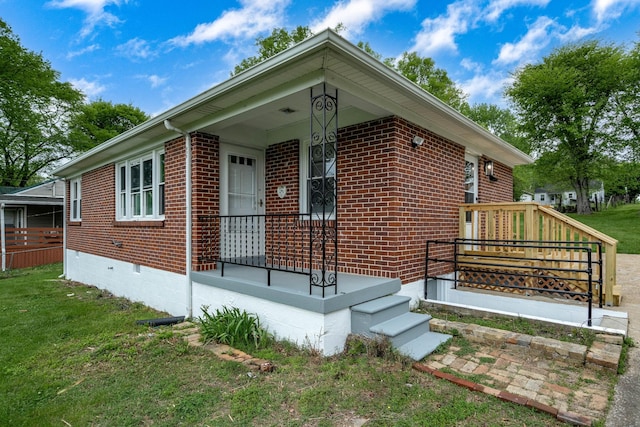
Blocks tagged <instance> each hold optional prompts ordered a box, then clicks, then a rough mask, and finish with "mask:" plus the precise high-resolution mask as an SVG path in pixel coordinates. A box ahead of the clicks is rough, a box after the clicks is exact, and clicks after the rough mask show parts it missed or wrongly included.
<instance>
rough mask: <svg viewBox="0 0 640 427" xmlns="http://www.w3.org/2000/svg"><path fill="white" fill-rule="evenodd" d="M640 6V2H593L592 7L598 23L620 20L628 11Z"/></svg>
mask: <svg viewBox="0 0 640 427" xmlns="http://www.w3.org/2000/svg"><path fill="white" fill-rule="evenodd" d="M638 6H640V0H593V1H592V2H591V7H592V8H593V13H594V14H595V15H596V18H597V20H598V22H602V21H607V20H611V19H615V18H618V17H619V16H620V15H622V13H623V12H624V11H625V10H626V9H633V8H635V7H638Z"/></svg>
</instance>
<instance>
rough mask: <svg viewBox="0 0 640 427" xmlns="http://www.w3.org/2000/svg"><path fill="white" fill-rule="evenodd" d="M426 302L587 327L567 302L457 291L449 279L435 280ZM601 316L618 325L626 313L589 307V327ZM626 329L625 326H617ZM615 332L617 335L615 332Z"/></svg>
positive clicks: (582, 310) (579, 308)
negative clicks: (616, 322)
mask: <svg viewBox="0 0 640 427" xmlns="http://www.w3.org/2000/svg"><path fill="white" fill-rule="evenodd" d="M427 297H428V299H427V300H426V301H427V302H434V303H442V304H447V305H449V306H453V307H459V308H471V309H479V310H484V311H486V312H492V313H496V314H501V315H508V316H517V317H524V318H528V319H532V320H541V321H551V322H554V323H558V324H564V325H568V326H576V327H584V326H587V324H588V319H589V313H588V309H587V306H586V305H583V304H574V303H571V302H557V303H556V302H546V301H539V300H536V299H534V298H531V297H525V296H500V295H497V294H496V295H489V294H487V293H477V292H470V291H465V290H458V289H455V288H454V287H453V282H452V281H450V280H438V281H437V289H436V295H435V297H433V298H431V297H429V295H427ZM605 317H610V318H615V319H619V322H620V324H621V325H625V324H626V323H627V319H628V314H627V313H626V312H621V311H614V310H608V309H605V308H599V307H598V305H597V304H593V306H592V313H591V319H592V325H593V326H594V327H595V328H598V327H599V325H600V323H601V322H602V320H603V319H604V318H605ZM620 329H621V330H622V329H624V330H626V327H621V328H620ZM616 333H617V332H616Z"/></svg>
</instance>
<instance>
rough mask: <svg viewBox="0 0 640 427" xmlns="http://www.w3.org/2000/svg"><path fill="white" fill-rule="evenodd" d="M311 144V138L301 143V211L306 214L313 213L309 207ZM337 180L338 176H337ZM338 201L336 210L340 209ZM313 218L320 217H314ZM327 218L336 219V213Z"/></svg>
mask: <svg viewBox="0 0 640 427" xmlns="http://www.w3.org/2000/svg"><path fill="white" fill-rule="evenodd" d="M310 144H311V142H310V140H305V141H303V142H302V143H300V154H299V165H300V192H299V193H300V212H301V213H305V214H311V211H310V209H309V194H308V192H309V186H308V180H309V145H310ZM336 175H337V167H336ZM335 179H336V181H337V179H338V177H337V176H336V177H335ZM335 203H336V210H337V209H338V201H337V200H336V201H335ZM312 219H318V218H313V215H312ZM325 219H326V220H334V219H335V214H333V213H331V214H329V215H328V216H327V217H326V218H325Z"/></svg>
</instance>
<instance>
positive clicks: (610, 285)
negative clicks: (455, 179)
mask: <svg viewBox="0 0 640 427" xmlns="http://www.w3.org/2000/svg"><path fill="white" fill-rule="evenodd" d="M460 237H461V238H472V239H479V240H508V241H540V242H543V241H544V242H568V243H575V244H576V245H585V244H588V242H599V243H600V244H601V245H602V247H603V250H604V266H603V271H602V272H595V273H596V274H601V275H602V281H603V286H604V294H605V301H606V304H607V305H613V304H617V302H618V301H617V298H618V297H619V295H618V293H617V292H615V293H616V295H615V296H614V287H615V285H616V250H617V249H616V246H617V243H618V241H617V240H616V239H614V238H612V237H609V236H607V235H605V234H603V233H601V232H599V231H598V230H595V229H593V228H591V227H589V226H587V225H584V224H582V223H581V222H579V221H576V220H574V219H573V218H570V217H568V216H566V215H564V214H561V213H559V212H557V211H556V210H554V209H553V208H549V207H546V206H542V205H540V204H538V203H535V202H518V203H482V204H480V203H474V204H464V205H461V206H460ZM594 246H595V245H594ZM494 248H495V246H494ZM476 249H477V248H468V250H469V251H473V250H476ZM490 250H491V249H490ZM501 250H504V249H501ZM594 250H595V248H594ZM509 251H510V252H512V255H514V256H517V255H518V253H517V252H518V249H517V248H513V249H509ZM533 251H534V249H532V248H528V249H522V250H521V252H522V255H523V256H524V257H527V258H530V257H533V256H541V257H544V256H545V254H540V253H536V254H534V253H533ZM555 255H556V256H557V255H558V254H555ZM560 256H563V257H565V258H569V259H570V258H571V257H574V256H580V255H579V254H578V253H577V252H574V251H570V250H567V251H566V253H560Z"/></svg>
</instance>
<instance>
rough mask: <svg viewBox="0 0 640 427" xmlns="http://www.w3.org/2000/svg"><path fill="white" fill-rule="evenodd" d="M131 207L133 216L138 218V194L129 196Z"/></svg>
mask: <svg viewBox="0 0 640 427" xmlns="http://www.w3.org/2000/svg"><path fill="white" fill-rule="evenodd" d="M131 206H132V209H133V215H134V216H140V193H135V194H132V195H131Z"/></svg>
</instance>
